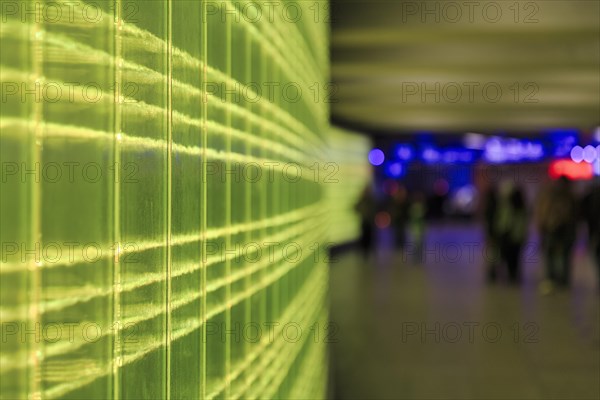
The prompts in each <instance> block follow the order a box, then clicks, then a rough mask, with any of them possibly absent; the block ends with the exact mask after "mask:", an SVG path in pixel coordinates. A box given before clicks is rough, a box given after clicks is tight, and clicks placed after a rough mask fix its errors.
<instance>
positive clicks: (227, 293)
mask: <svg viewBox="0 0 600 400" xmlns="http://www.w3.org/2000/svg"><path fill="white" fill-rule="evenodd" d="M222 6H223V7H225V8H227V4H226V3H224V4H223V5H222ZM231 29H232V28H231V18H227V19H226V22H225V31H226V37H225V42H226V43H227V45H226V47H225V52H226V62H225V63H226V73H227V76H231V73H232V69H231V50H232V46H231ZM207 64H208V63H207ZM225 95H226V99H227V102H228V104H231V103H232V102H231V101H229V100H230V96H231V93H226V94H225ZM225 126H226V127H227V136H226V138H225V151H226V152H227V154H228V157H227V158H226V160H225V171H230V170H231V157H230V156H229V155H231V109H230V108H229V107H227V109H226V111H225ZM231 192H232V190H231V179H228V180H226V183H225V226H231V203H232V202H231ZM231 239H232V234H231V233H228V234H227V236H226V238H225V243H226V244H225V248H226V249H229V248H231V241H232V240H231ZM225 276H227V286H226V288H225V298H226V299H227V303H228V306H227V311H226V314H225V324H226V326H231V307H232V305H231V259H229V258H228V259H227V260H226V261H225ZM230 370H231V335H227V338H226V342H225V374H226V375H225V376H226V377H227V379H226V385H225V398H226V399H228V398H229V393H230V391H231V375H230Z"/></svg>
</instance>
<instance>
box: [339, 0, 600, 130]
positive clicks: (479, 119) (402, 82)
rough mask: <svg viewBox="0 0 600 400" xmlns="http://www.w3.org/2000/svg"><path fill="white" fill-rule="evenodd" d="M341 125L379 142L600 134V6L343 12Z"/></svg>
mask: <svg viewBox="0 0 600 400" xmlns="http://www.w3.org/2000/svg"><path fill="white" fill-rule="evenodd" d="M331 51H332V79H333V83H334V89H335V94H334V96H333V104H332V114H333V115H332V119H333V121H334V122H335V123H338V124H341V125H345V126H348V127H354V128H360V129H364V130H367V131H370V132H379V133H381V132H383V133H407V132H414V131H415V130H432V131H436V132H464V131H477V132H483V133H491V132H494V131H498V130H501V131H508V132H521V133H523V132H527V131H529V132H531V131H539V130H541V129H544V128H549V127H554V128H556V127H569V128H571V127H575V128H583V129H588V128H591V127H593V126H597V125H599V124H600V1H598V0H587V1H581V0H546V1H515V0H501V1H430V0H428V1H393V0H383V1H382V0H333V1H332V50H331Z"/></svg>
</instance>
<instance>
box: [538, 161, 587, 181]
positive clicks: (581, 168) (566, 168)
mask: <svg viewBox="0 0 600 400" xmlns="http://www.w3.org/2000/svg"><path fill="white" fill-rule="evenodd" d="M548 174H549V175H550V177H551V178H552V179H558V178H560V177H561V176H564V177H567V178H569V179H572V180H587V179H591V178H592V177H593V175H594V173H593V168H592V164H588V163H585V162H584V163H577V162H575V161H573V160H555V161H552V163H550V168H549V169H548Z"/></svg>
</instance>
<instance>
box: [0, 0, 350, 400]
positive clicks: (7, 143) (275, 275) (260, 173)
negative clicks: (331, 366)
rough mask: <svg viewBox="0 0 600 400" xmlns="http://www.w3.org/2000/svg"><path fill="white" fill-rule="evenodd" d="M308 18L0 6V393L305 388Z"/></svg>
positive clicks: (318, 260)
mask: <svg viewBox="0 0 600 400" xmlns="http://www.w3.org/2000/svg"><path fill="white" fill-rule="evenodd" d="M327 10H328V4H327V2H326V1H316V0H315V1H297V2H291V1H283V2H281V1H279V2H278V1H275V2H268V1H258V2H257V1H252V2H250V1H243V0H241V1H199V0H196V1H188V0H171V1H168V0H152V1H144V0H137V1H133V0H116V1H89V2H83V1H76V2H71V1H68V0H59V1H52V2H50V1H2V3H1V18H2V21H1V22H2V23H1V25H0V40H1V46H0V66H1V69H0V82H1V85H2V93H1V96H2V103H1V110H0V112H1V114H0V129H1V134H0V146H1V147H0V155H1V165H2V182H1V184H2V190H1V193H0V201H1V204H0V209H1V211H0V212H1V214H0V217H1V230H0V235H1V238H0V242H1V246H2V248H1V250H2V253H1V267H0V278H1V281H0V289H1V293H0V300H1V304H0V319H1V322H2V343H1V345H2V348H1V355H0V395H1V398H3V399H15V398H36V399H37V398H73V399H82V398H90V399H91V398H97V399H107V398H115V399H117V398H131V399H141V398H173V399H180V398H191V399H195V398H206V399H212V398H244V399H247V398H248V399H249V398H261V399H262V398H304V399H306V398H311V399H313V398H315V399H316V398H322V397H324V395H325V386H326V376H327V359H326V357H327V342H328V341H330V340H332V337H331V332H330V327H329V326H328V322H327V307H326V294H327V285H328V283H327V276H328V274H327V267H326V263H327V257H326V247H327V246H326V244H327V243H328V242H330V241H331V240H330V235H331V231H330V227H331V215H332V212H331V211H332V202H331V201H330V200H331V197H330V196H328V195H327V193H328V191H331V190H335V189H334V187H335V186H332V185H331V184H329V186H326V183H325V182H324V181H323V180H324V179H325V177H326V176H328V175H326V173H327V172H329V171H330V170H329V169H327V168H328V163H329V162H331V160H329V159H328V158H329V156H330V155H331V149H330V144H331V143H330V141H329V139H328V138H329V135H330V132H331V128H330V127H329V125H328V118H329V107H328V101H329V99H328V93H327V84H326V82H327V80H328V77H329V70H328V68H329V67H328V23H327V19H328V15H327ZM357 143H362V142H360V141H357ZM357 145H358V146H361V144H357ZM342 158H343V154H342V153H339V154H338V155H337V156H336V161H334V162H337V161H339V160H341V159H342ZM342 175H343V174H342ZM342 175H340V176H341V178H340V179H342V180H343V179H344V178H346V177H347V176H346V175H343V176H342ZM346 216H347V217H349V218H353V217H352V216H348V215H346ZM336 218H338V221H339V219H340V218H343V217H342V216H341V215H340V216H338V217H336Z"/></svg>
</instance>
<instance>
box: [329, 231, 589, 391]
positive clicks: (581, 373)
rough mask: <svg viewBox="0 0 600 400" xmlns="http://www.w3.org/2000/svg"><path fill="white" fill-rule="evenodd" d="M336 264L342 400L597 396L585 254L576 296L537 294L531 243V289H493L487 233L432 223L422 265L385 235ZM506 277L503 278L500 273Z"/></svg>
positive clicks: (527, 279)
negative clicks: (367, 250)
mask: <svg viewBox="0 0 600 400" xmlns="http://www.w3.org/2000/svg"><path fill="white" fill-rule="evenodd" d="M379 242H380V244H379V247H378V249H377V250H376V251H375V253H374V254H372V255H371V256H369V258H368V260H367V261H365V259H364V258H363V256H362V254H361V253H359V252H357V251H354V250H350V251H348V252H344V253H342V254H341V255H339V256H337V257H336V258H335V259H334V260H333V263H332V266H331V276H330V285H331V320H332V323H333V325H332V326H333V327H335V331H334V330H331V331H330V336H329V338H330V339H331V341H332V342H333V343H332V346H331V347H332V381H333V389H332V395H333V396H334V397H335V398H337V399H598V398H600V339H599V336H600V333H599V332H600V327H599V296H598V293H599V289H598V287H597V286H598V284H597V281H598V279H597V277H596V271H595V270H594V265H593V264H592V262H591V260H590V259H589V257H588V255H587V254H586V251H585V248H584V247H583V246H578V248H577V249H576V251H575V254H574V265H573V278H572V279H573V282H572V288H571V289H570V290H556V291H554V292H553V293H551V294H550V295H541V294H540V292H539V288H538V284H539V281H540V279H541V277H542V259H541V256H540V255H539V254H538V252H537V244H536V242H535V240H533V241H531V242H529V243H528V244H527V246H526V248H525V251H524V254H523V259H524V260H523V267H522V268H523V271H522V272H523V274H522V275H523V282H522V284H521V285H520V286H511V285H510V284H508V283H507V282H506V280H505V279H503V277H502V276H500V277H499V281H498V282H496V283H494V284H488V283H487V282H486V279H485V278H486V274H485V265H486V259H491V258H493V257H491V256H489V255H487V253H486V252H485V249H484V246H483V241H482V235H481V232H480V230H479V229H478V228H477V227H476V226H473V225H437V226H435V227H429V229H428V232H427V237H426V242H425V245H424V249H423V253H422V254H423V261H422V262H419V261H418V260H417V257H416V255H415V253H416V251H414V249H412V248H411V247H409V248H407V249H406V250H404V251H399V250H394V249H393V246H392V245H391V242H392V239H391V238H390V237H389V234H386V233H384V234H383V235H382V237H381V238H380V241H379ZM501 275H502V274H501Z"/></svg>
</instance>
